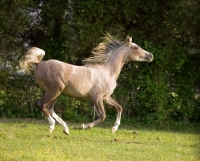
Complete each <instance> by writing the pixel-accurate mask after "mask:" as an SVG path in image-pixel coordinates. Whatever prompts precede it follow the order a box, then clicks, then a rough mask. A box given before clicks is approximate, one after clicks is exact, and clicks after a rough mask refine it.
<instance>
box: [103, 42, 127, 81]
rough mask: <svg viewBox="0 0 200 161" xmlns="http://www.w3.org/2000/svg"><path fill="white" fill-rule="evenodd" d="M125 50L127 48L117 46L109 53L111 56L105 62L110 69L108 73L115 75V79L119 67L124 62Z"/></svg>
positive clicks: (119, 69) (118, 72)
mask: <svg viewBox="0 0 200 161" xmlns="http://www.w3.org/2000/svg"><path fill="white" fill-rule="evenodd" d="M126 52H127V49H126V48H125V47H124V46H121V47H119V48H118V49H116V50H115V51H114V53H113V54H112V55H111V57H110V58H109V60H108V61H107V63H106V65H107V66H108V68H109V70H110V75H111V76H113V77H115V80H117V78H118V76H119V74H120V72H121V69H122V67H123V65H124V63H125V54H126Z"/></svg>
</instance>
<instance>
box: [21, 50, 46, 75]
mask: <svg viewBox="0 0 200 161" xmlns="http://www.w3.org/2000/svg"><path fill="white" fill-rule="evenodd" d="M44 55H45V51H44V50H42V49H40V48H37V47H32V48H31V49H30V50H28V51H27V53H26V55H25V56H24V57H23V58H22V59H21V60H20V62H19V65H20V68H21V69H23V70H25V71H26V72H27V73H28V74H30V73H31V71H34V70H35V64H38V63H40V62H41V60H42V58H43V57H44Z"/></svg>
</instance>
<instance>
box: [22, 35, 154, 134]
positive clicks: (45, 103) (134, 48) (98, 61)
mask: <svg viewBox="0 0 200 161" xmlns="http://www.w3.org/2000/svg"><path fill="white" fill-rule="evenodd" d="M92 53H93V56H91V57H89V58H87V59H85V60H83V62H85V65H84V66H76V65H71V64H67V63H64V62H61V61H58V60H47V61H41V60H42V58H43V56H44V55H45V52H44V50H42V49H39V48H36V47H33V48H31V49H30V50H29V51H28V52H27V54H26V55H25V56H24V58H23V59H21V61H20V67H21V69H24V70H25V71H26V72H27V73H30V72H31V71H34V77H35V80H36V82H37V83H38V84H39V85H40V87H41V88H43V89H44V90H45V92H46V93H45V95H44V96H43V97H42V98H41V99H39V100H38V101H36V104H37V106H38V107H39V109H40V110H41V111H42V112H43V113H44V115H45V117H46V118H47V120H48V121H49V124H50V126H49V131H50V133H51V132H52V131H53V130H54V126H55V120H56V121H57V122H58V123H60V124H61V125H62V126H63V128H64V130H63V132H64V133H66V134H69V129H68V126H67V125H66V123H65V122H64V121H63V120H62V119H61V118H60V117H59V116H58V115H57V114H56V113H55V112H54V105H55V102H56V98H57V97H58V96H59V95H60V94H61V92H64V93H65V94H69V95H71V96H74V97H82V98H87V99H91V100H92V101H93V102H94V105H95V110H96V112H98V113H99V119H97V120H95V121H94V122H91V123H88V124H82V125H81V128H82V129H88V128H92V127H94V126H95V125H97V124H99V123H100V122H102V121H104V120H105V118H106V113H105V109H104V105H103V103H106V104H108V105H111V106H114V107H115V108H116V110H117V118H116V121H115V124H114V126H113V127H112V133H115V132H116V131H117V129H118V127H119V125H120V121H121V114H122V107H121V105H120V104H119V103H117V102H116V101H115V100H114V99H113V98H111V94H112V93H113V91H114V89H115V88H116V84H117V83H116V81H117V79H118V76H119V74H120V72H121V69H122V67H123V65H124V63H125V62H127V61H129V60H131V61H147V62H151V61H152V60H153V55H152V54H151V53H150V52H147V51H145V50H143V49H142V48H141V47H139V46H138V45H137V44H135V43H132V38H131V37H129V36H127V37H126V41H125V42H120V41H118V40H116V39H115V38H113V37H112V36H111V35H109V34H106V35H105V37H104V41H103V42H102V43H99V45H98V46H97V47H96V48H94V49H93V51H92ZM54 119H55V120H54Z"/></svg>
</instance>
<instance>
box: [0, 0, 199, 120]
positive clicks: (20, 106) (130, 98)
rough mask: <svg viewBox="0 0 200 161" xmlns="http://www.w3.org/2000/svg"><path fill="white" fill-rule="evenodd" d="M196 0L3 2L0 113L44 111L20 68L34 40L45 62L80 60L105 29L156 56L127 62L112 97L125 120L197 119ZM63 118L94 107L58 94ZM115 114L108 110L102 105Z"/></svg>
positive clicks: (20, 114)
mask: <svg viewBox="0 0 200 161" xmlns="http://www.w3.org/2000/svg"><path fill="white" fill-rule="evenodd" d="M199 4H200V3H199V0H180V1H172V0H168V1H160V0H152V1H144V0H135V1H130V0H116V1H113V0H81V1H78V0H74V1H72V0H56V1H52V0H1V1H0V22H1V25H0V36H1V39H0V117H41V116H40V112H39V111H38V110H37V108H35V105H34V101H35V100H36V99H37V98H38V97H40V96H41V95H42V92H43V91H42V90H41V89H40V88H39V87H38V85H37V84H36V83H35V82H34V79H33V77H32V76H26V75H23V73H22V72H21V71H20V70H19V66H18V63H19V59H20V58H21V57H22V56H23V55H24V53H25V52H26V51H27V50H28V49H29V48H30V47H32V46H37V47H39V48H42V49H44V50H45V52H46V55H45V58H44V59H46V60H48V59H58V60H61V61H65V62H68V63H72V64H76V65H82V59H83V58H85V57H88V56H89V55H90V54H91V50H92V48H94V47H95V46H97V44H98V43H99V42H100V41H101V39H100V37H102V36H104V33H105V32H108V33H110V34H111V35H113V36H114V37H116V38H118V39H119V40H121V41H124V40H125V37H126V36H127V35H130V36H132V37H133V41H134V42H135V43H137V44H138V45H140V46H141V47H142V48H144V49H146V50H148V51H150V52H152V53H153V54H154V61H153V62H152V63H138V62H137V63H133V62H132V63H128V64H126V65H125V66H124V68H123V71H122V73H121V75H120V77H119V80H118V86H117V89H116V90H115V92H114V94H113V95H114V97H115V99H117V100H118V101H119V102H120V103H121V104H122V106H123V108H124V117H125V118H135V119H137V120H139V121H154V120H157V121H159V122H163V121H170V120H175V121H190V122H199V121H200V47H199V44H200V30H199V26H200V14H199V13H200V6H199ZM56 110H57V112H58V113H59V114H60V115H62V117H64V118H67V119H76V118H77V119H78V118H79V116H83V115H86V114H88V113H89V115H90V113H91V109H90V108H89V106H88V102H87V101H84V100H80V99H76V98H72V97H69V96H65V95H61V96H60V97H59V100H58V102H57V105H56ZM107 111H108V114H111V115H113V111H112V109H110V108H108V109H107Z"/></svg>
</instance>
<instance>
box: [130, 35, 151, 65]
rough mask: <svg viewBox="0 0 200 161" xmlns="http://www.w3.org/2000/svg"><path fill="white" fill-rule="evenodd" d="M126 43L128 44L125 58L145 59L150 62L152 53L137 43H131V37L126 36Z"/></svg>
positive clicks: (133, 59) (132, 59)
mask: <svg viewBox="0 0 200 161" xmlns="http://www.w3.org/2000/svg"><path fill="white" fill-rule="evenodd" d="M126 43H127V46H128V51H127V54H128V55H127V59H128V60H131V61H147V62H151V61H152V60H153V54H151V53H150V52H148V51H145V50H144V49H142V48H141V47H139V46H138V45H137V44H135V43H132V37H129V36H127V37H126Z"/></svg>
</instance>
